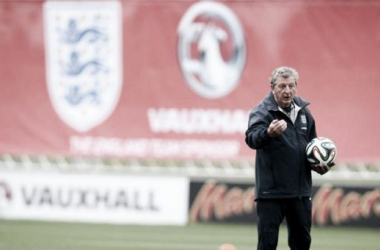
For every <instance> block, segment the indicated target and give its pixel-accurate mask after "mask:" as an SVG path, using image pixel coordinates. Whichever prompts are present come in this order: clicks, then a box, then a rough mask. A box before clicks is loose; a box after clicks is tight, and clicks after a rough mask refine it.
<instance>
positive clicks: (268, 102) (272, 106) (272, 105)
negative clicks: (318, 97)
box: [264, 91, 310, 111]
mask: <svg viewBox="0 0 380 250" xmlns="http://www.w3.org/2000/svg"><path fill="white" fill-rule="evenodd" d="M294 102H295V103H296V104H297V105H298V106H299V107H300V108H301V109H302V108H304V107H306V106H307V105H309V104H310V103H309V102H308V101H306V100H303V99H302V98H300V97H298V96H296V97H295V98H294ZM264 105H265V107H266V108H267V109H268V110H269V111H278V110H279V109H278V105H277V103H276V100H275V99H274V95H273V94H272V91H270V92H269V94H268V95H267V97H265V99H264Z"/></svg>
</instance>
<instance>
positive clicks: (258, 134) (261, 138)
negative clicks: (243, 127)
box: [245, 109, 271, 149]
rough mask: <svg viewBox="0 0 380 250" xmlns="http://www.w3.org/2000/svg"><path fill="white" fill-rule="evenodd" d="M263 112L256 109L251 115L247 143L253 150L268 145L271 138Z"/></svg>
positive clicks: (246, 135) (246, 136)
mask: <svg viewBox="0 0 380 250" xmlns="http://www.w3.org/2000/svg"><path fill="white" fill-rule="evenodd" d="M265 118H266V117H265V115H264V113H263V112H260V111H258V110H257V109H254V110H253V111H252V112H251V113H250V115H249V122H248V129H247V131H246V132H245V142H246V143H247V145H248V146H249V147H250V148H252V149H260V148H263V147H264V146H265V145H267V144H268V143H269V142H270V140H271V138H270V137H269V135H268V127H269V123H268V121H267V119H265Z"/></svg>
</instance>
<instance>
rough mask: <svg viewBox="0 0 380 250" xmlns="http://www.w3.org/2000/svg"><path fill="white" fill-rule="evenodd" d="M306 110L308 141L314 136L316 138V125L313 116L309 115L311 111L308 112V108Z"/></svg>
mask: <svg viewBox="0 0 380 250" xmlns="http://www.w3.org/2000/svg"><path fill="white" fill-rule="evenodd" d="M306 110H307V112H308V114H309V117H310V119H309V120H310V121H309V122H310V124H311V125H310V129H309V138H308V139H309V142H310V141H311V140H313V139H314V138H316V137H317V128H316V125H315V120H314V118H313V116H312V115H311V112H310V110H309V109H306Z"/></svg>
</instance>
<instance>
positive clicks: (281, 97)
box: [272, 76, 297, 108]
mask: <svg viewBox="0 0 380 250" xmlns="http://www.w3.org/2000/svg"><path fill="white" fill-rule="evenodd" d="M272 93H273V95H274V98H275V99H276V102H277V104H278V106H280V107H281V108H285V107H288V106H289V105H290V104H291V103H292V101H293V99H294V97H295V96H296V93H297V84H296V81H295V79H294V77H288V78H283V77H282V76H279V77H278V78H277V80H276V81H275V82H274V86H273V87H272Z"/></svg>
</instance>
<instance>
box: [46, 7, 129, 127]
mask: <svg viewBox="0 0 380 250" xmlns="http://www.w3.org/2000/svg"><path fill="white" fill-rule="evenodd" d="M121 22H122V18H121V6H120V3H119V2H116V1H109V2H58V1H57V2H46V3H45V5H44V24H45V51H46V71H47V85H48V90H49V95H50V99H51V101H52V103H53V106H54V109H55V111H56V112H57V114H58V115H59V117H60V118H61V119H62V120H63V121H64V122H65V123H66V124H67V125H69V126H70V127H72V128H73V129H75V130H77V131H80V132H86V131H88V130H90V129H92V128H93V127H95V126H97V125H99V124H101V123H102V122H104V121H105V120H106V119H107V118H108V117H109V116H110V115H111V114H112V112H113V110H114V108H115V107H116V105H117V103H118V100H119V96H120V92H121V87H122V41H121V40H122V24H121Z"/></svg>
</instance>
